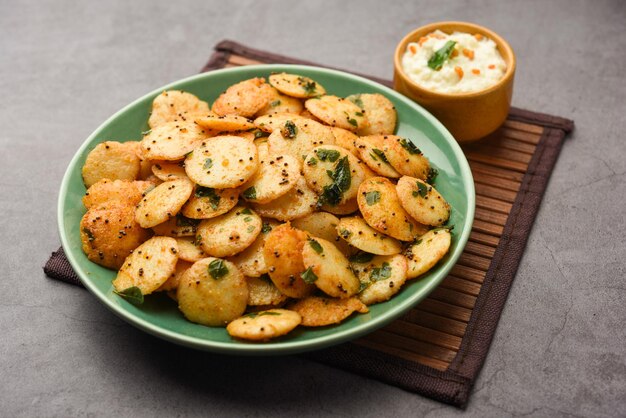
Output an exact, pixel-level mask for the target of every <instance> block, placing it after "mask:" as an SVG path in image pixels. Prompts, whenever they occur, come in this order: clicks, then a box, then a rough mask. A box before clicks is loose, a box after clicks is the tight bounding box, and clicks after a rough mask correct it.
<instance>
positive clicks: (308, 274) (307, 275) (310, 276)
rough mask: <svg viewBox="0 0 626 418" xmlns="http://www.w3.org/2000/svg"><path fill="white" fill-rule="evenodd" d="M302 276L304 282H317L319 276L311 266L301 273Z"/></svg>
mask: <svg viewBox="0 0 626 418" xmlns="http://www.w3.org/2000/svg"><path fill="white" fill-rule="evenodd" d="M300 277H302V280H304V282H305V283H308V284H311V283H315V281H316V280H317V276H316V275H315V273H313V270H312V269H311V267H309V268H308V269H306V270H305V271H304V273H302V274H301V275H300Z"/></svg>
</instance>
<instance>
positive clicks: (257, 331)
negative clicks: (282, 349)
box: [226, 309, 302, 341]
mask: <svg viewBox="0 0 626 418" xmlns="http://www.w3.org/2000/svg"><path fill="white" fill-rule="evenodd" d="M301 320H302V318H301V317H300V315H299V314H298V313H296V312H293V311H288V310H286V309H270V310H266V311H261V312H250V313H249V314H246V315H244V316H242V317H241V318H237V319H235V320H234V321H232V322H231V323H230V324H228V326H227V327H226V331H228V333H229V334H230V336H231V337H235V338H240V339H242V340H250V341H267V340H270V339H272V338H276V337H280V336H281V335H285V334H287V333H289V332H290V331H291V330H293V329H294V328H295V327H297V326H298V325H299V324H300V321H301Z"/></svg>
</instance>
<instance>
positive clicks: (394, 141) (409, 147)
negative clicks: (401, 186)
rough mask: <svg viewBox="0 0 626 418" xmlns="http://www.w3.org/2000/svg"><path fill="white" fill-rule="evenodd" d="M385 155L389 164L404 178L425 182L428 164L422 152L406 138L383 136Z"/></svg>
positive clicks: (428, 168)
mask: <svg viewBox="0 0 626 418" xmlns="http://www.w3.org/2000/svg"><path fill="white" fill-rule="evenodd" d="M382 138H383V142H384V144H385V147H384V149H385V153H386V155H387V158H388V159H389V163H390V164H391V165H392V167H393V168H395V169H396V170H397V171H398V173H400V174H402V175H404V176H411V177H417V178H418V179H420V180H426V179H427V178H428V173H429V172H430V163H429V162H428V158H426V157H425V156H424V154H423V153H422V151H420V149H419V148H417V147H416V146H415V144H413V142H411V141H410V140H408V139H406V138H401V137H399V136H396V135H383V137H382Z"/></svg>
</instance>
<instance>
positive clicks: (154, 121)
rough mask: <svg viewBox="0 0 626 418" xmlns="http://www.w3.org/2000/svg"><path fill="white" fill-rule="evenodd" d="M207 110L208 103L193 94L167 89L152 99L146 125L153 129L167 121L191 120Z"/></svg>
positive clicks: (204, 113) (207, 111) (206, 112)
mask: <svg viewBox="0 0 626 418" xmlns="http://www.w3.org/2000/svg"><path fill="white" fill-rule="evenodd" d="M209 112H210V111H209V104H208V103H207V102H205V101H203V100H200V99H198V98H197V97H196V96H194V95H193V94H191V93H187V92H183V91H179V90H168V91H164V92H163V93H161V94H159V95H158V96H157V97H155V98H154V100H153V101H152V111H151V112H150V118H149V119H148V125H149V126H150V128H152V129H154V128H156V127H157V126H160V125H163V124H165V123H168V122H184V121H185V120H188V119H190V120H193V117H194V116H196V115H206V114H208V113H209Z"/></svg>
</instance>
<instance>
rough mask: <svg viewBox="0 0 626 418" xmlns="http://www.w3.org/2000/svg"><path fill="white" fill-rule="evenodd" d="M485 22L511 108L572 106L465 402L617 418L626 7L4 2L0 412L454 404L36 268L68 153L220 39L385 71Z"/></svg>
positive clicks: (196, 64) (275, 410) (444, 411)
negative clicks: (452, 29)
mask: <svg viewBox="0 0 626 418" xmlns="http://www.w3.org/2000/svg"><path fill="white" fill-rule="evenodd" d="M445 19H459V20H468V21H475V22H478V23H482V24H485V25H486V26H488V27H491V28H492V29H494V30H495V31H497V32H499V33H500V34H502V35H503V36H504V37H505V38H507V39H508V40H509V41H510V43H511V44H512V45H513V47H514V49H515V50H516V52H517V56H518V60H519V61H518V72H517V79H516V90H515V97H514V104H515V105H517V106H519V107H523V108H528V109H532V110H536V111H542V112H547V113H552V114H558V115H562V116H566V117H570V118H573V119H575V120H576V124H577V129H576V132H575V133H574V135H572V137H571V138H570V139H569V140H568V141H567V143H566V144H565V147H564V149H563V152H562V154H561V157H560V160H559V162H558V165H557V167H556V170H555V172H554V175H553V177H552V180H551V182H550V185H549V188H548V191H547V194H546V196H545V200H544V203H543V205H542V208H541V211H540V213H539V216H538V219H537V222H536V225H535V227H534V229H533V232H532V234H531V236H530V240H529V244H528V249H527V251H526V254H525V256H524V259H523V261H522V264H521V267H520V270H519V273H518V275H517V278H516V281H515V284H514V286H513V289H512V291H511V294H510V297H509V301H508V303H507V306H506V309H505V311H504V314H503V316H502V320H501V322H500V325H499V328H498V331H497V334H496V336H495V339H494V342H493V346H492V348H491V352H490V355H489V357H488V359H487V362H486V364H485V367H484V369H483V371H482V374H481V376H480V378H479V379H478V382H477V384H476V387H475V388H474V394H473V397H472V400H471V402H470V404H469V406H468V408H467V411H465V414H466V415H469V416H477V417H482V416H498V417H500V416H521V415H532V416H569V415H574V416H619V415H621V416H624V415H626V363H625V357H626V348H625V345H626V338H625V335H626V332H625V328H624V319H626V303H625V302H626V298H625V292H626V284H624V273H625V272H624V265H625V263H624V260H625V259H626V244H625V243H624V237H625V236H626V221H625V216H624V215H625V214H626V211H625V210H624V204H625V203H626V199H625V197H624V196H626V182H625V173H626V146H625V142H626V141H624V131H626V123H625V121H624V119H625V118H624V115H625V113H626V106H625V105H624V100H625V99H626V83H625V82H624V71H625V68H626V2H623V1H619V0H615V1H593V2H592V1H587V2H584V1H552V2H547V1H538V0H537V1H496V0H493V1H480V2H468V1H464V2H456V1H443V0H439V1H435V2H415V1H404V2H390V1H380V2H375V1H367V2H357V1H342V2H338V1H336V2H335V1H312V0H311V1H307V2H291V1H265V2H261V1H251V0H250V1H232V2H228V3H227V2H223V1H198V2H188V1H177V2H169V1H161V2H151V1H149V0H142V1H133V2H128V1H102V2H73V1H69V0H60V1H39V2H35V1H19V2H11V1H9V0H0V94H1V96H2V101H1V102H0V103H1V104H0V107H1V109H2V112H0V126H2V129H0V183H1V185H2V197H1V198H0V213H2V215H3V216H2V217H0V231H1V235H0V236H1V240H2V241H1V242H2V248H1V251H0V265H1V266H2V272H3V273H2V278H1V280H0V294H2V301H1V302H0V329H1V330H2V338H0V376H2V377H1V379H0V382H1V388H2V390H0V415H1V416H7V417H20V416H23V417H31V416H86V415H95V416H136V417H141V416H150V417H155V416H166V417H170V416H188V415H205V416H216V415H230V416H239V417H241V416H265V415H272V416H317V415H321V414H324V415H336V416H354V415H358V416H454V415H460V414H462V412H461V411H459V410H456V409H454V408H451V407H448V406H445V405H441V404H439V403H437V402H434V401H431V400H428V399H425V398H423V397H420V396H418V395H414V394H411V393H408V392H405V391H402V390H400V389H397V388H395V387H391V386H388V385H386V384H383V383H380V382H376V381H373V380H369V379H365V378H362V377H359V376H356V375H353V374H350V373H345V372H342V371H339V370H336V369H333V368H329V367H326V366H322V365H319V364H317V363H313V362H309V361H306V360H303V359H301V358H297V357H287V358H262V359H254V358H228V357H221V356H216V355H212V354H206V353H201V352H196V351H193V350H188V349H185V348H181V347H177V346H174V345H171V344H169V343H165V342H163V341H160V340H157V339H155V338H152V337H150V336H148V335H146V334H143V333H141V332H138V331H137V330H135V329H134V328H132V327H130V326H128V325H126V324H125V323H123V322H122V321H121V320H119V319H117V318H116V317H114V316H113V315H112V314H111V313H110V312H108V311H107V310H106V309H105V308H104V307H102V306H100V304H99V303H97V302H96V300H95V299H94V298H93V297H92V296H91V295H90V294H89V293H87V292H86V291H84V290H82V289H79V288H76V287H73V286H69V285H66V284H63V283H58V282H55V281H51V280H48V279H46V278H45V277H44V275H43V272H42V270H41V266H42V265H43V263H44V261H45V260H46V259H47V257H48V256H49V254H50V252H51V251H52V250H54V249H56V248H57V247H58V245H59V238H58V235H57V230H56V209H55V208H56V201H57V194H58V188H59V184H60V182H61V178H62V175H63V173H64V170H65V167H66V165H67V164H68V162H69V160H70V158H71V157H72V155H73V153H74V151H75V150H76V149H77V148H78V146H79V145H80V144H81V143H82V141H83V140H84V138H86V137H87V136H88V135H89V133H90V132H91V131H92V130H93V129H95V128H96V127H97V126H98V125H99V124H100V123H101V122H102V121H103V120H104V119H106V118H107V117H108V116H109V115H111V114H112V113H113V112H115V111H116V110H118V109H119V108H121V107H122V106H124V105H125V104H127V103H128V102H130V101H132V100H133V99H135V98H137V97H139V96H140V95H143V94H144V93H145V92H147V91H150V90H152V89H154V88H156V87H158V86H159V85H162V84H164V83H166V82H169V81H172V80H176V79H179V78H181V77H185V76H187V75H191V74H194V73H195V72H197V71H198V70H199V69H200V67H201V66H202V65H203V64H204V62H205V60H206V59H207V57H208V56H209V54H210V53H211V48H212V46H213V45H214V44H215V43H216V42H217V41H219V40H220V39H223V38H230V39H234V40H237V41H240V42H243V43H246V44H249V45H251V46H256V47H259V48H265V49H272V50H274V51H277V52H281V53H283V54H287V55H292V56H297V57H301V58H304V59H310V60H314V61H318V62H320V63H325V64H328V65H333V66H338V67H344V68H352V69H354V70H358V71H360V72H363V73H369V74H373V75H377V76H381V77H390V76H391V70H392V64H391V56H392V51H393V48H394V47H395V44H396V43H397V42H398V41H399V39H400V38H401V37H402V36H403V35H404V34H405V33H406V32H408V31H409V30H411V29H413V28H415V27H417V26H420V25H422V24H425V23H428V22H432V21H438V20H445Z"/></svg>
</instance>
